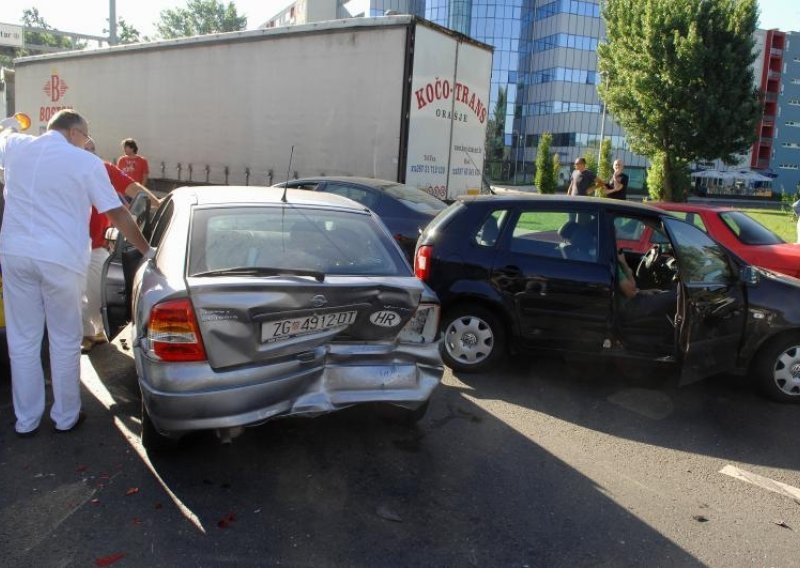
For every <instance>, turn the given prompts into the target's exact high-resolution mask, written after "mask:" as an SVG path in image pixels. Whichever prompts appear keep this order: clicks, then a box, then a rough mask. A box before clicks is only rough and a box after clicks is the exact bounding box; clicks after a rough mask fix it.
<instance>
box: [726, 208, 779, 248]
mask: <svg viewBox="0 0 800 568" xmlns="http://www.w3.org/2000/svg"><path fill="white" fill-rule="evenodd" d="M719 218H720V219H722V222H723V223H725V226H726V227H728V229H730V231H731V232H732V233H733V234H734V235H736V238H737V239H739V240H740V241H741V242H742V243H744V244H746V245H777V244H780V243H783V242H785V241H784V240H783V239H781V238H780V237H779V236H778V235H776V234H775V233H773V232H772V231H770V230H769V229H767V228H766V227H765V226H764V225H762V224H761V223H759V222H758V221H756V220H755V219H753V218H752V217H750V216H749V215H747V214H746V213H742V212H741V211H728V212H725V213H720V214H719Z"/></svg>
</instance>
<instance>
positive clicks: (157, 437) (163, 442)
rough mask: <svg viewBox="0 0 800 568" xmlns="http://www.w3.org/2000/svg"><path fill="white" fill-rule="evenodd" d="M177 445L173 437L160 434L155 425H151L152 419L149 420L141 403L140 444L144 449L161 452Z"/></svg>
mask: <svg viewBox="0 0 800 568" xmlns="http://www.w3.org/2000/svg"><path fill="white" fill-rule="evenodd" d="M177 445H178V441H177V440H176V439H173V438H167V437H166V436H164V435H162V434H161V433H160V432H159V431H158V430H156V427H155V426H153V421H152V420H150V415H149V414H148V413H147V409H146V408H145V407H144V403H142V446H144V449H145V450H147V451H148V452H151V453H155V454H158V453H163V452H166V451H168V450H171V449H174V448H175V447H176V446H177Z"/></svg>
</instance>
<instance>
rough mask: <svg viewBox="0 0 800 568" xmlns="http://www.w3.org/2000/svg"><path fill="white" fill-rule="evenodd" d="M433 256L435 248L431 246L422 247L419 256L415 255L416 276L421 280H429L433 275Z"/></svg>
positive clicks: (419, 249) (418, 251)
mask: <svg viewBox="0 0 800 568" xmlns="http://www.w3.org/2000/svg"><path fill="white" fill-rule="evenodd" d="M432 255H433V247H432V246H431V245H422V246H421V247H419V248H418V249H417V254H416V255H414V274H415V275H416V276H417V278H419V279H420V280H427V279H428V277H429V276H430V275H431V256H432Z"/></svg>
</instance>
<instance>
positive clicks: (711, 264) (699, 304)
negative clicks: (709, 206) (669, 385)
mask: <svg viewBox="0 0 800 568" xmlns="http://www.w3.org/2000/svg"><path fill="white" fill-rule="evenodd" d="M664 225H665V227H666V229H667V232H668V233H669V236H670V238H671V239H672V242H673V246H674V249H675V255H676V258H677V259H678V266H679V275H680V284H679V288H678V316H677V317H678V321H677V322H676V323H677V327H678V334H677V342H678V345H677V347H678V349H677V352H678V355H679V358H680V360H681V363H682V369H681V379H680V384H681V385H687V384H690V383H693V382H695V381H698V380H700V379H702V378H705V377H708V376H710V375H715V374H718V373H723V372H726V371H731V370H732V369H733V368H734V366H735V364H736V354H737V353H738V352H739V346H740V344H741V341H742V334H743V332H744V327H745V318H746V317H747V310H746V305H745V300H744V290H743V287H742V285H741V282H740V281H739V277H738V274H737V271H736V269H735V266H734V263H733V262H732V260H731V258H730V256H729V255H728V253H727V252H726V251H725V249H724V248H723V247H722V246H720V245H719V244H717V243H716V242H715V241H713V240H712V239H711V238H710V237H709V236H708V235H707V234H706V233H704V232H703V231H701V230H700V229H697V228H696V227H694V226H692V225H689V224H688V223H685V222H683V221H680V220H678V219H675V220H673V219H666V218H665V219H664Z"/></svg>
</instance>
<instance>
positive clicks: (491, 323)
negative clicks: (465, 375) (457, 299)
mask: <svg viewBox="0 0 800 568" xmlns="http://www.w3.org/2000/svg"><path fill="white" fill-rule="evenodd" d="M443 329H444V335H443V338H442V343H441V352H442V359H444V362H445V364H446V365H447V366H448V367H450V368H451V369H453V370H454V371H464V372H479V371H483V370H485V369H488V368H490V367H492V366H493V365H496V364H497V362H498V361H499V359H500V358H501V357H503V356H504V355H505V351H506V330H505V328H504V327H503V323H502V322H501V321H500V319H499V318H498V317H497V316H495V315H494V314H492V313H491V312H490V311H489V310H487V309H486V308H484V307H483V306H478V305H472V306H470V305H464V306H458V307H456V308H455V309H453V310H451V311H449V312H447V313H446V314H445V317H444V325H443Z"/></svg>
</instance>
